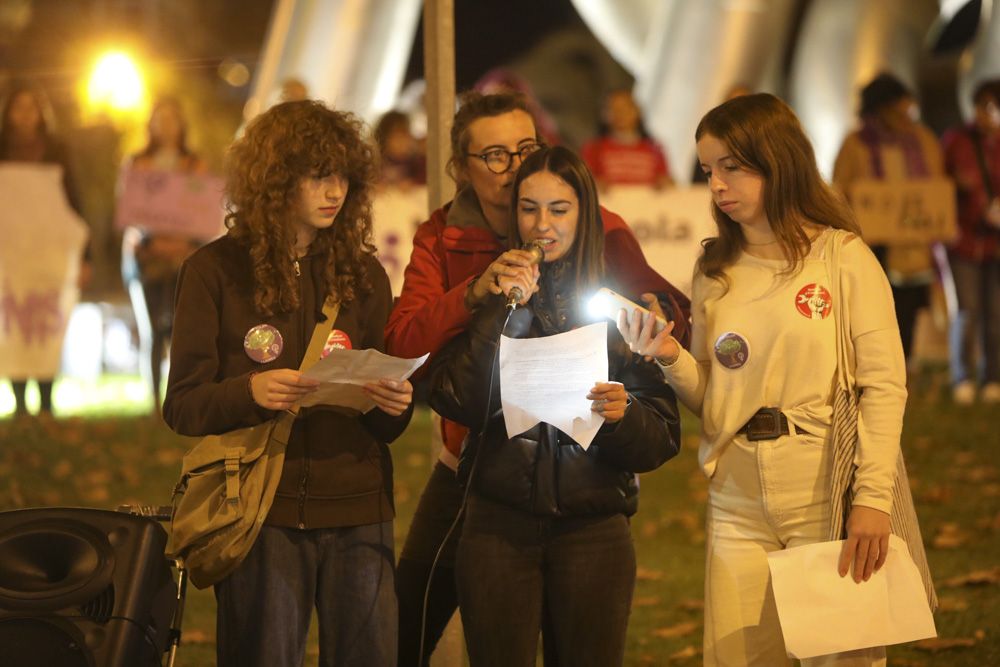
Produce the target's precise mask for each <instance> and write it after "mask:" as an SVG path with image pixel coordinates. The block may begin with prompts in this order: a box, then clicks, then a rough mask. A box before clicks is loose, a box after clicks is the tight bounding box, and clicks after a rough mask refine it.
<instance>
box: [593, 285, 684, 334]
mask: <svg viewBox="0 0 1000 667" xmlns="http://www.w3.org/2000/svg"><path fill="white" fill-rule="evenodd" d="M587 309H588V310H589V311H590V313H591V314H592V315H594V316H601V315H603V316H604V317H607V318H609V319H611V320H614V321H616V322H617V321H618V311H620V310H624V311H625V314H626V315H627V316H628V317H632V311H634V310H638V311H639V312H641V313H642V318H643V321H645V319H646V316H647V315H653V316H654V317H655V318H656V320H655V321H654V322H653V335H654V336H655V335H656V334H658V333H660V332H661V331H663V329H664V328H666V326H667V321H666V320H665V319H663V318H662V317H660V316H659V315H656V314H654V313H653V311H651V310H649V309H648V308H643V307H642V306H640V305H639V304H637V303H636V302H635V301H632V300H630V299H626V298H625V297H623V296H622V295H621V294H619V293H618V292H615V291H613V290H609V289H608V288H607V287H602V288H601V289H599V290H597V293H596V294H594V296H592V297H591V298H590V301H589V302H588V303H587Z"/></svg>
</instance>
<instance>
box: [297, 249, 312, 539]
mask: <svg viewBox="0 0 1000 667" xmlns="http://www.w3.org/2000/svg"><path fill="white" fill-rule="evenodd" d="M294 266H295V275H296V276H297V277H298V278H299V301H300V302H301V304H302V305H301V306H300V308H299V330H300V331H299V336H300V339H299V345H300V346H301V350H302V355H303V357H304V356H305V353H306V348H307V347H308V345H309V336H311V335H312V331H311V330H310V329H309V327H308V326H307V325H308V320H309V318H308V317H307V311H308V309H307V308H306V307H305V296H306V294H305V280H304V279H303V278H302V271H301V270H300V268H299V260H298V259H296V260H295V264H294ZM302 431H303V433H302V436H303V437H302V479H301V480H299V529H300V530H302V529H304V528H305V527H306V498H307V497H308V495H309V440H308V439H307V437H306V434H305V429H303V430H302Z"/></svg>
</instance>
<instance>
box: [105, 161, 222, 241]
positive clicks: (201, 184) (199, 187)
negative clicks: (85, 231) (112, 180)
mask: <svg viewBox="0 0 1000 667" xmlns="http://www.w3.org/2000/svg"><path fill="white" fill-rule="evenodd" d="M222 191H223V181H222V179H221V178H219V177H218V176H212V175H208V174H182V173H177V172H170V171H153V170H140V169H128V170H127V171H125V173H124V174H123V175H122V188H121V197H120V198H119V200H118V210H117V212H116V214H115V226H116V227H117V228H118V229H124V228H125V227H139V228H141V229H143V230H145V231H148V232H152V233H160V234H173V235H176V236H184V237H187V238H192V239H198V240H201V241H208V240H211V239H214V238H215V237H217V236H219V235H221V234H222V233H223V232H224V231H225V226H224V224H223V221H224V218H225V209H224V208H223V196H222Z"/></svg>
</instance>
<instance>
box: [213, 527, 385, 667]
mask: <svg viewBox="0 0 1000 667" xmlns="http://www.w3.org/2000/svg"><path fill="white" fill-rule="evenodd" d="M392 540H393V538H392V522H391V521H386V522H383V523H378V524H371V525H367V526H353V527H349V528H320V529H315V530H295V529H291V528H278V527H275V526H264V527H263V528H262V529H261V531H260V535H259V536H258V538H257V542H256V543H255V544H254V546H253V548H252V549H251V550H250V553H249V554H248V555H247V558H246V560H244V561H243V562H242V563H241V564H240V566H239V567H238V568H237V569H236V570H235V571H234V572H233V573H232V574H231V575H229V576H228V577H227V578H225V579H224V580H222V581H221V582H219V583H218V584H216V585H215V598H216V601H217V603H218V615H217V634H218V636H217V640H216V641H217V656H218V665H219V667H255V666H259V667H299V666H300V665H301V664H302V660H303V658H304V656H305V648H306V634H307V633H308V631H309V621H310V617H311V616H312V609H313V606H314V605H315V607H316V610H317V613H318V617H319V644H320V653H319V664H320V666H321V667H334V666H338V667H340V666H344V667H346V666H357V667H383V666H384V667H393V666H394V665H395V664H396V618H397V616H396V614H397V612H396V596H395V595H394V594H393V541H392Z"/></svg>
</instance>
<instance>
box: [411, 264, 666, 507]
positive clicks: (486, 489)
mask: <svg viewBox="0 0 1000 667" xmlns="http://www.w3.org/2000/svg"><path fill="white" fill-rule="evenodd" d="M546 268H547V267H546ZM547 273H551V272H550V271H544V272H543V275H542V280H541V284H542V291H541V292H539V293H538V294H536V295H535V296H534V297H532V299H531V301H529V303H528V304H527V305H526V306H524V307H522V308H518V309H517V310H515V311H514V313H513V315H512V316H511V318H510V321H509V322H508V324H507V328H506V330H504V331H503V333H504V334H505V335H506V336H508V337H511V338H537V337H540V336H547V335H552V334H555V333H559V332H561V331H568V330H570V329H571V328H573V326H575V325H578V324H583V323H584V322H580V321H579V319H578V318H577V317H575V316H574V314H575V312H576V311H577V308H576V299H575V298H565V297H564V296H563V295H565V294H574V293H575V291H573V290H569V289H559V288H558V287H557V285H558V284H559V283H567V282H569V281H568V280H559V279H558V276H551V275H549V276H547V275H546V274H547ZM546 278H549V280H547V279H546ZM546 286H548V288H546ZM505 315H506V314H505V311H504V304H503V301H502V299H501V298H500V297H496V298H495V299H494V300H491V301H490V302H489V303H488V304H486V305H484V306H483V307H481V308H480V309H479V310H478V311H477V312H476V314H475V315H474V316H473V319H472V322H471V323H470V324H469V327H468V329H467V330H466V332H465V333H463V334H462V335H460V336H458V337H457V338H455V339H454V340H453V341H452V342H451V343H450V344H449V345H448V346H447V347H446V348H445V349H444V350H442V352H441V353H440V354H439V355H438V356H437V358H436V359H435V361H434V364H433V366H432V369H431V400H430V403H431V406H432V407H433V408H434V409H435V410H436V411H437V412H438V413H440V414H441V415H442V416H443V417H446V418H448V419H452V420H454V421H457V422H459V423H461V424H464V425H465V426H468V427H469V429H470V430H471V433H470V435H469V438H468V441H467V445H466V447H465V449H464V450H463V452H462V460H461V463H460V466H459V474H460V476H461V477H463V479H467V478H468V474H469V469H470V468H471V464H472V461H473V459H474V458H475V457H478V459H479V460H478V462H477V463H476V469H475V475H474V478H473V482H472V485H473V489H474V490H475V491H476V493H478V494H480V495H482V496H483V497H485V498H488V499H490V500H493V501H495V502H500V503H504V504H506V505H508V506H511V507H515V508H517V509H520V510H523V511H526V512H530V513H532V514H535V515H539V516H555V517H570V516H587V515H606V514H619V513H621V514H625V515H631V514H633V513H635V511H636V509H637V508H638V496H639V488H638V485H637V484H636V481H635V475H634V474H633V473H636V472H646V471H650V470H654V469H656V468H657V467H659V466H660V465H662V464H663V463H664V462H665V461H667V460H668V459H670V458H671V457H673V456H674V455H675V454H677V452H678V449H679V443H680V419H679V416H678V412H677V401H676V398H675V397H674V393H673V390H672V389H670V387H669V386H668V385H667V383H666V382H665V381H664V379H663V375H662V374H661V373H660V370H659V369H658V368H656V366H655V365H654V364H652V363H650V362H646V361H643V360H642V358H641V357H639V356H637V355H633V354H632V353H631V352H630V351H629V348H628V345H627V344H626V343H625V341H624V340H623V339H622V337H621V335H620V334H619V333H618V329H617V328H616V327H615V326H614V325H613V324H611V323H610V322H609V323H608V364H609V368H608V377H609V379H611V380H615V381H618V382H621V383H622V384H624V385H625V389H626V391H628V393H629V396H630V398H631V404H630V405H629V407H628V409H627V410H626V412H625V417H624V418H623V419H622V420H621V421H619V422H618V423H616V424H607V423H606V424H604V426H602V427H601V430H600V431H599V432H598V434H597V437H596V438H594V440H593V442H592V443H591V445H590V447H589V448H588V449H587V450H584V449H583V448H582V447H581V446H580V445H578V444H577V443H576V441H574V440H573V439H572V438H570V437H569V436H568V435H566V434H564V433H562V432H560V431H559V430H558V429H556V428H555V427H554V426H551V425H549V424H546V423H544V422H543V423H540V424H538V425H536V426H534V427H533V428H531V429H530V430H528V431H526V432H524V433H522V434H520V435H517V436H515V437H513V438H507V432H506V427H505V426H504V419H503V412H502V411H501V408H500V379H499V368H495V369H494V374H493V378H492V383H493V388H492V397H491V398H490V399H489V400H490V406H489V410H490V416H489V421H488V424H487V426H486V436H485V438H482V439H480V438H479V436H478V432H479V430H480V429H481V428H482V425H483V418H484V415H485V411H486V401H487V396H488V395H489V394H490V386H489V384H488V382H487V380H486V378H488V377H489V375H490V368H491V366H493V358H494V356H495V355H496V354H497V350H498V347H499V341H500V334H501V328H502V327H503V324H504V319H505Z"/></svg>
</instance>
